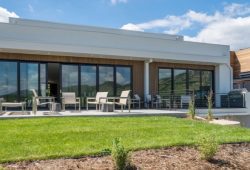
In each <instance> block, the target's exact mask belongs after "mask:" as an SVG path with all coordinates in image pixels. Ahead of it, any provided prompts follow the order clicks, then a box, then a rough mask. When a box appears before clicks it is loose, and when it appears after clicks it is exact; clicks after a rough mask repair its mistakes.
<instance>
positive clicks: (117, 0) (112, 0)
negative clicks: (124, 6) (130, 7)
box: [110, 0, 128, 5]
mask: <svg viewBox="0 0 250 170" xmlns="http://www.w3.org/2000/svg"><path fill="white" fill-rule="evenodd" d="M110 2H111V4H112V5H115V4H118V3H127V2H128V0H110Z"/></svg>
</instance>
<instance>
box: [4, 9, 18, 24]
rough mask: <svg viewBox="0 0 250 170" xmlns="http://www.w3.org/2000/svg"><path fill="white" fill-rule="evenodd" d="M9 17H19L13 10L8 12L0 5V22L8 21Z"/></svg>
mask: <svg viewBox="0 0 250 170" xmlns="http://www.w3.org/2000/svg"><path fill="white" fill-rule="evenodd" d="M9 17H13V18H19V16H18V15H17V14H16V13H15V12H10V11H8V10H7V9H6V8H3V7H0V22H9Z"/></svg>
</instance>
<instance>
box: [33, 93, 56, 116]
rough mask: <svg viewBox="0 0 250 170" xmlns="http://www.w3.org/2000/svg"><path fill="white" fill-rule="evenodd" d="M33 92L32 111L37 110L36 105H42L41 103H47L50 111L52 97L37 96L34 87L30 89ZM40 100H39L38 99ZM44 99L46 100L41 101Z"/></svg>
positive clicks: (52, 101)
mask: <svg viewBox="0 0 250 170" xmlns="http://www.w3.org/2000/svg"><path fill="white" fill-rule="evenodd" d="M31 91H32V93H33V111H34V112H36V111H37V106H42V105H48V106H49V109H50V111H52V110H51V109H52V104H53V103H54V97H43V96H38V95H37V93H36V90H35V89H31ZM40 100H41V101H40ZM42 100H43V101H44V100H48V101H45V102H43V101H42Z"/></svg>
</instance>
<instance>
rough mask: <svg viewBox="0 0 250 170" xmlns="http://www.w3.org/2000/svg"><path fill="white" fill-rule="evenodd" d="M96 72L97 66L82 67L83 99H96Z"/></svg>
mask: <svg viewBox="0 0 250 170" xmlns="http://www.w3.org/2000/svg"><path fill="white" fill-rule="evenodd" d="M96 70H97V69H96V66H95V65H83V66H81V97H83V98H84V100H85V99H86V97H94V96H95V95H96V75H97V74H96ZM84 100H83V101H84ZM83 104H85V102H83Z"/></svg>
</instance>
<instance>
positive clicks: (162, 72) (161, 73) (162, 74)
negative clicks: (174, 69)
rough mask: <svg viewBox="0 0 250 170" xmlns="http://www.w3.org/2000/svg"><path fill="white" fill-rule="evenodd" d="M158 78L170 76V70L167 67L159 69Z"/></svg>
mask: <svg viewBox="0 0 250 170" xmlns="http://www.w3.org/2000/svg"><path fill="white" fill-rule="evenodd" d="M159 78H160V79H163V78H171V70H169V69H164V70H163V69H161V70H160V71H159Z"/></svg>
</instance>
